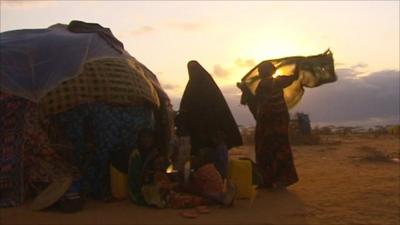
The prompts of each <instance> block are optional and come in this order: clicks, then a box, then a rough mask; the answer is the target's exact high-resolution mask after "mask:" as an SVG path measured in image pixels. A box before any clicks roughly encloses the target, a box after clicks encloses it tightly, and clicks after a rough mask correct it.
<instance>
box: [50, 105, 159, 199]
mask: <svg viewBox="0 0 400 225" xmlns="http://www.w3.org/2000/svg"><path fill="white" fill-rule="evenodd" d="M52 122H55V123H56V124H58V126H60V127H61V128H62V129H63V130H64V133H65V135H66V138H67V139H68V140H69V141H70V142H71V143H72V144H73V146H74V149H75V152H74V155H75V164H76V165H77V166H78V167H79V168H80V170H81V171H82V173H83V177H84V181H85V184H86V186H87V188H88V194H89V195H90V196H92V197H94V198H104V197H107V196H110V182H109V170H108V169H109V163H110V158H111V157H112V155H113V154H118V153H119V152H121V151H127V150H128V151H129V150H133V149H135V148H136V139H137V134H138V132H139V131H140V130H142V129H144V128H153V127H154V123H155V121H154V116H153V109H152V108H150V107H146V106H134V107H124V106H110V105H106V104H104V103H92V104H88V105H86V104H85V105H81V106H78V107H77V108H75V109H73V110H70V111H67V112H64V113H60V114H57V115H55V116H54V117H53V118H52Z"/></svg>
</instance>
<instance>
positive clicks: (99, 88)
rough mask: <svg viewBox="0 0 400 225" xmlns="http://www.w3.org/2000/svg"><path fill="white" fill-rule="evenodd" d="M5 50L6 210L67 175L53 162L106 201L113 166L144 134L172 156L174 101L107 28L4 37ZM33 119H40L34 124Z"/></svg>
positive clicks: (1, 131)
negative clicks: (149, 132) (151, 134)
mask: <svg viewBox="0 0 400 225" xmlns="http://www.w3.org/2000/svg"><path fill="white" fill-rule="evenodd" d="M0 44H1V47H2V49H1V53H0V93H1V98H0V108H1V114H0V151H1V152H0V153H1V155H0V157H1V158H0V160H1V164H0V166H1V172H0V190H1V195H0V206H15V205H18V204H20V203H21V202H22V201H23V200H24V198H25V193H26V191H25V190H26V189H25V187H26V185H28V184H29V185H30V184H33V183H35V184H36V183H38V182H31V181H32V180H33V181H35V179H39V178H40V179H39V181H41V179H47V181H48V182H47V183H46V184H49V183H50V182H51V181H52V179H51V178H52V177H53V176H55V175H53V173H57V174H59V173H61V172H58V171H59V169H61V168H65V167H63V166H60V168H58V169H54V170H51V171H48V168H52V166H51V165H52V164H51V163H50V164H48V163H46V162H47V161H46V160H47V159H52V160H51V161H52V162H54V163H57V164H58V165H62V164H63V163H64V164H65V163H66V162H71V163H72V164H73V165H75V166H76V168H75V167H73V168H66V171H64V172H65V174H70V173H72V172H73V171H75V172H76V170H77V169H79V172H80V174H79V175H80V176H81V177H83V183H84V185H83V187H84V188H85V189H86V190H87V192H88V194H89V195H91V196H93V197H96V198H104V197H106V196H107V195H109V194H110V184H109V182H110V178H109V170H108V169H109V164H110V163H118V162H116V161H115V159H114V158H121V157H116V156H117V155H120V154H126V152H127V151H129V150H132V149H133V148H135V147H136V140H137V135H138V133H139V132H140V130H142V129H148V128H150V129H155V130H156V133H157V134H156V136H157V137H156V139H157V142H158V146H160V147H162V150H164V151H165V152H166V153H165V154H166V155H167V152H168V145H169V141H170V138H171V132H172V130H173V129H172V126H173V121H172V120H171V117H170V115H171V114H170V112H171V110H172V109H171V104H170V99H169V97H168V95H167V94H166V93H165V92H164V90H163V89H162V88H161V85H160V83H159V81H158V79H157V77H156V75H155V74H154V73H152V72H151V70H149V69H148V68H147V67H146V66H144V65H143V64H142V63H140V62H139V61H138V60H136V59H135V58H134V57H132V56H131V55H129V53H128V52H126V51H125V50H124V49H123V44H122V43H121V42H120V41H119V40H117V39H116V38H115V37H114V36H113V35H112V33H111V30H109V29H108V28H103V27H102V26H100V25H98V24H89V23H84V22H81V21H72V22H71V23H70V24H69V25H63V24H56V25H53V26H50V27H49V28H47V29H32V30H16V31H9V32H3V33H1V34H0ZM3 112H4V113H3ZM30 112H34V114H35V116H34V118H33V119H31V120H29V121H30V122H29V121H28V120H27V119H26V118H27V117H28V116H27V115H31V114H32V113H30ZM29 118H31V117H29ZM32 123H34V124H35V127H36V128H34V129H33V128H32V127H33V126H31V125H30V124H32ZM39 124H41V125H43V124H46V126H47V127H40V128H39ZM28 128H29V129H28ZM31 128H32V129H33V130H32V129H31ZM44 128H46V129H44ZM28 131H29V132H28ZM38 132H39V133H38ZM37 138H39V139H37ZM41 143H42V144H41ZM44 143H45V144H44ZM44 146H50V147H44ZM51 146H56V147H54V148H51ZM65 146H68V147H65ZM55 150H57V153H59V154H57V153H55ZM31 152H33V153H35V154H33V153H32V154H33V155H35V157H31V156H30V155H32V154H31ZM53 152H54V154H53ZM28 153H29V154H28ZM36 153H37V154H36ZM39 153H40V154H39ZM46 154H48V155H51V156H48V155H46ZM53 155H54V157H53ZM60 155H61V156H62V157H59V156H60ZM31 159H32V160H31ZM43 159H46V160H43ZM56 159H57V160H56ZM31 161H34V162H35V163H30V162H31ZM58 162H60V163H58ZM28 165H29V166H32V167H29V166H28ZM40 166H42V167H44V168H47V170H45V172H43V173H42V174H41V176H36V173H33V175H35V176H33V175H32V176H27V174H28V173H27V171H36V172H40V171H42V170H41V169H37V170H28V169H27V168H28V167H29V168H39V167H40ZM40 168H41V167H40ZM74 169H75V170H74ZM57 176H58V175H57ZM33 177H34V178H35V179H33ZM49 177H50V178H49ZM42 183H43V182H42ZM31 186H32V185H31ZM45 187H46V186H44V187H41V188H40V190H43V189H44V188H45ZM38 190H39V189H38Z"/></svg>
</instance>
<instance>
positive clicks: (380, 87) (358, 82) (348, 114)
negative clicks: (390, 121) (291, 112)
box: [295, 68, 400, 122]
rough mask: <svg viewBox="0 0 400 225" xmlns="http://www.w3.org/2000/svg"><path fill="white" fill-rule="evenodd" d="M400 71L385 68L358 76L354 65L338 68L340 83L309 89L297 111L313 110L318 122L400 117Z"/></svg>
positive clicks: (314, 118) (314, 117)
mask: <svg viewBox="0 0 400 225" xmlns="http://www.w3.org/2000/svg"><path fill="white" fill-rule="evenodd" d="M399 72H400V71H398V70H397V71H396V70H383V71H378V72H374V73H370V74H369V75H368V76H364V77H357V78H354V76H355V75H356V74H358V72H357V71H354V70H352V69H351V68H347V69H341V70H337V74H338V77H339V80H338V81H337V82H335V83H331V84H326V85H323V86H321V87H318V88H314V89H306V91H305V95H304V97H303V100H302V101H301V102H300V104H299V105H298V106H296V108H295V110H297V111H303V112H307V113H310V114H311V115H310V117H311V120H314V121H316V122H343V121H363V120H364V121H367V120H370V119H371V118H393V117H397V118H399V113H400V109H399V100H400V99H399V98H400V97H399V96H400V93H399V90H400V84H399V83H400V75H399ZM346 78H347V79H346ZM351 78H353V79H351Z"/></svg>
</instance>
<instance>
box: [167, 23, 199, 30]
mask: <svg viewBox="0 0 400 225" xmlns="http://www.w3.org/2000/svg"><path fill="white" fill-rule="evenodd" d="M168 26H169V27H172V28H176V29H179V30H183V31H197V30H200V29H202V28H203V25H202V24H201V23H196V22H170V23H168Z"/></svg>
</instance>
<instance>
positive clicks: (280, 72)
mask: <svg viewBox="0 0 400 225" xmlns="http://www.w3.org/2000/svg"><path fill="white" fill-rule="evenodd" d="M264 62H270V63H272V64H273V65H274V66H275V67H276V68H277V70H276V72H275V74H274V75H273V76H274V77H275V76H285V75H286V76H290V75H293V73H294V70H295V68H296V66H298V67H299V68H298V71H299V78H298V79H297V80H295V81H294V82H293V83H292V84H291V85H289V86H288V87H286V88H285V89H284V90H283V92H284V98H285V101H286V105H287V106H288V108H289V109H290V108H292V107H294V106H295V105H296V104H297V103H298V102H299V101H300V100H301V98H302V96H303V94H304V87H308V88H314V87H318V86H320V85H323V84H326V83H330V82H335V81H336V80H337V76H336V73H335V66H334V63H333V54H332V52H331V51H330V50H329V49H328V50H327V51H325V52H324V53H322V54H319V55H313V56H308V57H304V56H293V57H285V58H279V59H271V60H265V61H263V62H261V63H259V64H258V65H257V66H255V67H254V68H253V69H251V70H250V71H249V72H248V73H247V74H246V75H245V76H244V77H243V78H242V80H241V82H240V83H238V84H237V86H238V88H239V89H240V90H241V91H242V97H241V100H240V102H241V104H243V105H248V107H249V109H250V111H251V113H252V114H253V116H254V117H255V114H256V106H255V104H256V103H255V98H254V96H255V91H256V88H257V86H258V84H259V82H260V77H259V75H258V67H259V66H260V65H261V64H262V63H264Z"/></svg>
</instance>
